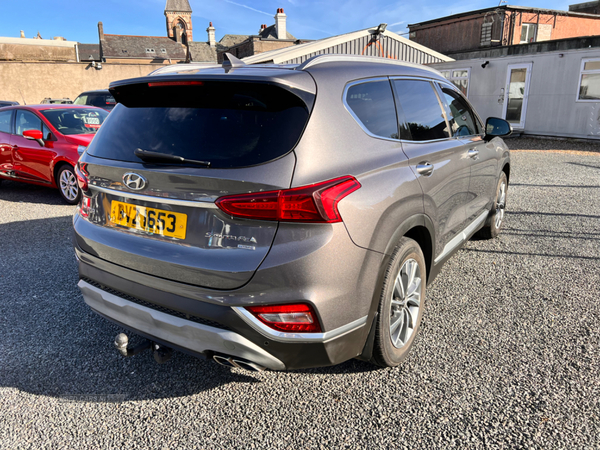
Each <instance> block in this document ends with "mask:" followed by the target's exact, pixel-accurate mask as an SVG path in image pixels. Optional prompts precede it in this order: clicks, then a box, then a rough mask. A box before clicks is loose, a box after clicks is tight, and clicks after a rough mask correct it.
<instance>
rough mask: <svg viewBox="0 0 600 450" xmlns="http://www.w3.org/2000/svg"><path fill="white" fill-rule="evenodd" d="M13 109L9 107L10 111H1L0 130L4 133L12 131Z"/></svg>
mask: <svg viewBox="0 0 600 450" xmlns="http://www.w3.org/2000/svg"><path fill="white" fill-rule="evenodd" d="M12 113H13V110H12V109H9V110H8V111H0V132H2V133H10V132H11V126H10V121H11V119H12Z"/></svg>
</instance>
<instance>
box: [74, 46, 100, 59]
mask: <svg viewBox="0 0 600 450" xmlns="http://www.w3.org/2000/svg"><path fill="white" fill-rule="evenodd" d="M78 48H79V60H80V61H100V45H98V44H78Z"/></svg>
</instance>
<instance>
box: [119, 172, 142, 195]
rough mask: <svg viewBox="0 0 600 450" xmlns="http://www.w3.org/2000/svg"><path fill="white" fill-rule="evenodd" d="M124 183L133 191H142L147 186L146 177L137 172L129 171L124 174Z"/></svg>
mask: <svg viewBox="0 0 600 450" xmlns="http://www.w3.org/2000/svg"><path fill="white" fill-rule="evenodd" d="M123 184H125V186H127V187H128V188H129V189H131V190H133V191H141V190H142V189H144V188H145V187H146V179H145V178H144V177H143V176H141V175H138V174H137V173H132V172H128V173H126V174H125V175H123Z"/></svg>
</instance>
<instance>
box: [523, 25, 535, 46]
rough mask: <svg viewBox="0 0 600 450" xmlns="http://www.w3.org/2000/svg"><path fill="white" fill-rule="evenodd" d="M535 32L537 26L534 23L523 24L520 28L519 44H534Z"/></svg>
mask: <svg viewBox="0 0 600 450" xmlns="http://www.w3.org/2000/svg"><path fill="white" fill-rule="evenodd" d="M536 31H537V24H535V23H524V24H523V25H522V26H521V42H519V43H520V44H529V43H530V42H535V37H536V36H535V35H536Z"/></svg>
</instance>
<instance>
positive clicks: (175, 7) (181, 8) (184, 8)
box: [165, 0, 192, 13]
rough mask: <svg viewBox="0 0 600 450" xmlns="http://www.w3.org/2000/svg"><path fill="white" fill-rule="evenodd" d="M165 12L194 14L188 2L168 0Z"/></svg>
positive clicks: (184, 0)
mask: <svg viewBox="0 0 600 450" xmlns="http://www.w3.org/2000/svg"><path fill="white" fill-rule="evenodd" d="M165 11H178V12H190V13H191V12H192V8H190V2H188V0H167V4H166V5H165Z"/></svg>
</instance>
